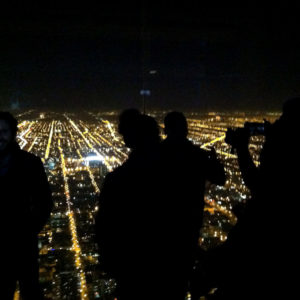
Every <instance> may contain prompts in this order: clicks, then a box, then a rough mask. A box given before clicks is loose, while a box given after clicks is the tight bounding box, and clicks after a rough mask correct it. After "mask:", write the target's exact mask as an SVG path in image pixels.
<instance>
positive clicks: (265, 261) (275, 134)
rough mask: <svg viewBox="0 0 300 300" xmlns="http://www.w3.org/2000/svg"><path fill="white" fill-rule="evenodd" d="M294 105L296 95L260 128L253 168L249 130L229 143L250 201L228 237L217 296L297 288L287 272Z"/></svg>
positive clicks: (297, 165) (292, 256)
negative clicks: (258, 150)
mask: <svg viewBox="0 0 300 300" xmlns="http://www.w3.org/2000/svg"><path fill="white" fill-rule="evenodd" d="M299 108H300V98H297V99H291V100H289V101H287V102H286V103H285V104H284V106H283V114H282V115H281V117H280V119H279V120H277V121H276V122H275V123H274V124H272V125H270V126H269V127H268V128H266V133H265V135H266V139H265V144H264V146H263V149H262V151H261V155H260V165H259V167H256V166H255V164H254V162H253V161H252V158H251V155H250V153H249V149H248V143H249V137H250V134H249V131H247V130H244V129H240V130H238V131H237V133H236V134H237V138H236V144H235V145H233V146H234V147H235V148H236V150H237V154H238V160H239V165H240V170H241V174H242V177H243V179H244V182H245V184H246V185H247V186H248V188H249V189H250V191H251V195H252V199H250V200H249V202H248V203H247V206H246V208H245V212H244V214H243V215H241V216H240V219H239V221H238V223H237V225H236V226H235V228H233V230H232V232H230V234H229V236H228V240H227V242H226V243H227V244H228V245H227V246H226V245H225V248H227V249H226V252H227V254H228V256H227V259H228V261H229V265H230V266H231V273H230V275H229V274H228V272H227V275H228V276H227V278H228V279H229V278H230V279H229V280H227V281H225V282H224V286H223V287H222V289H221V290H220V296H219V298H218V299H228V298H230V299H254V298H255V299H271V298H273V297H280V298H281V299H290V298H291V296H292V295H294V294H295V292H296V290H297V289H296V279H295V276H294V274H293V272H292V271H291V267H292V266H294V267H296V268H298V264H299V258H298V253H299V247H298V246H297V243H296V242H295V236H296V235H297V230H298V224H297V213H296V210H295V209H293V208H291V209H289V207H290V205H293V204H292V202H293V200H292V199H297V198H299V196H298V193H297V183H298V182H299V175H298V174H299V169H300V160H299V156H298V155H299V153H298V149H297V147H296V145H295V138H296V137H297V136H298V135H299V129H300V126H299V122H298V121H297V114H298V113H299V111H300V110H299Z"/></svg>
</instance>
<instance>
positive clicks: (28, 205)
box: [0, 112, 52, 300]
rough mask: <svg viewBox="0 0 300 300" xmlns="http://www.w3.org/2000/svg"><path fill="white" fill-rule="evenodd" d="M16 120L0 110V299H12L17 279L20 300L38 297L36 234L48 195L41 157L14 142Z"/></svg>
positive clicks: (47, 206) (47, 207) (44, 216)
mask: <svg viewBox="0 0 300 300" xmlns="http://www.w3.org/2000/svg"><path fill="white" fill-rule="evenodd" d="M16 132H17V121H16V120H15V119H14V118H13V117H12V116H11V115H10V114H9V113H5V112H0V195H1V218H0V228H1V229H0V230H1V259H2V260H3V263H2V273H3V275H4V276H3V277H2V279H1V298H2V297H3V299H13V294H14V291H15V288H16V283H17V281H18V282H19V286H20V292H21V296H22V299H24V300H26V299H31V300H32V299H42V298H43V297H42V292H41V290H40V287H39V266H38V241H37V238H38V237H37V235H38V233H39V232H40V231H41V229H42V228H43V226H44V225H45V223H46V221H47V219H48V217H49V215H50V211H51V207H52V198H51V191H50V188H49V184H48V181H47V177H46V174H45V171H44V167H43V164H42V162H41V160H40V159H39V158H38V157H36V156H34V155H32V154H30V153H28V152H25V151H22V150H21V149H20V148H19V146H18V145H17V143H16V141H15V137H16Z"/></svg>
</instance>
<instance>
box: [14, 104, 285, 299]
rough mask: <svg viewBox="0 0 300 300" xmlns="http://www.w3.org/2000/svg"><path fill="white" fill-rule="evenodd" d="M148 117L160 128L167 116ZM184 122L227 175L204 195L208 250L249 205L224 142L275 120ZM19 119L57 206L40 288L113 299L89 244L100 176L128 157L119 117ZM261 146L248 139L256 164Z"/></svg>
mask: <svg viewBox="0 0 300 300" xmlns="http://www.w3.org/2000/svg"><path fill="white" fill-rule="evenodd" d="M151 115H152V116H154V117H156V119H157V120H158V122H159V123H160V124H162V120H163V117H164V115H165V113H164V112H152V113H151ZM186 116H187V118H188V123H189V139H191V140H192V141H193V142H194V143H195V144H197V145H199V147H201V148H203V149H209V148H210V147H214V148H215V149H216V152H217V155H218V158H219V159H220V160H221V161H222V163H223V164H224V167H225V170H226V176H227V181H226V184H225V186H224V187H219V186H209V187H208V189H207V193H206V197H205V202H206V207H205V213H204V221H203V226H202V230H201V233H200V238H199V244H200V246H201V247H203V248H205V249H208V248H211V247H215V246H216V245H218V244H220V243H222V242H224V241H225V240H226V237H227V233H228V232H229V230H230V229H231V228H232V226H234V224H235V223H236V217H235V216H234V214H233V212H232V208H233V207H234V205H236V204H240V203H245V202H246V201H247V199H248V198H249V191H248V190H247V188H246V187H245V185H244V184H243V181H242V179H241V176H240V172H239V168H238V164H237V158H236V155H235V154H234V153H232V152H231V149H230V147H229V146H228V145H227V144H226V143H225V141H224V139H225V134H226V130H227V128H228V127H231V128H236V127H242V126H243V124H244V122H245V121H251V122H262V121H263V119H267V120H269V121H271V122H274V121H275V120H276V119H277V118H278V117H279V114H276V113H265V114H255V113H252V114H250V113H248V114H247V113H231V114H229V113H227V114H225V113H208V114H200V113H199V114H197V113H191V114H186ZM17 118H18V120H19V132H18V142H19V144H20V147H21V148H22V149H24V150H26V151H30V152H32V153H34V154H35V155H38V156H39V157H41V158H42V161H43V163H44V166H45V169H46V173H47V175H48V179H49V182H50V185H51V189H52V195H53V199H54V209H53V211H52V213H51V217H50V220H49V222H48V223H47V225H46V226H45V228H44V229H43V231H42V232H41V233H40V234H39V249H40V282H41V284H42V287H43V290H44V294H45V296H46V299H54V300H58V299H72V300H76V299H82V300H87V299H100V298H101V299H111V294H112V291H113V290H114V288H115V282H114V280H113V279H108V278H105V277H103V276H102V274H101V273H100V271H99V268H98V264H99V263H98V261H99V259H101V258H99V257H98V254H97V253H98V251H97V246H96V244H95V241H94V237H95V233H94V217H95V214H96V212H97V210H98V209H99V207H98V203H97V195H98V194H99V193H100V188H101V184H102V182H103V179H104V177H105V175H106V174H107V172H109V171H111V170H113V169H114V168H115V167H117V166H118V165H120V164H121V163H122V162H124V160H126V158H127V156H128V153H129V150H128V149H127V148H126V147H125V145H124V143H123V141H122V138H121V136H120V135H119V134H118V133H117V114H116V113H113V112H110V113H100V112H99V113H95V112H93V113H92V112H82V113H81V114H71V113H54V112H47V113H43V112H37V111H32V110H31V111H26V112H23V113H21V114H19V115H17ZM161 126H162V125H161ZM162 127H163V126H162ZM162 132H163V131H162ZM162 135H163V134H162ZM263 142H264V137H263V136H255V137H252V138H251V143H250V150H251V153H252V156H253V159H254V161H255V162H256V164H258V161H259V153H260V150H261V148H262V145H263ZM179 175H180V174H179ZM18 298H19V297H18V294H17V293H16V296H15V299H18Z"/></svg>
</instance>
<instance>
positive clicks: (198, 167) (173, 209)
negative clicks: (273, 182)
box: [162, 112, 225, 299]
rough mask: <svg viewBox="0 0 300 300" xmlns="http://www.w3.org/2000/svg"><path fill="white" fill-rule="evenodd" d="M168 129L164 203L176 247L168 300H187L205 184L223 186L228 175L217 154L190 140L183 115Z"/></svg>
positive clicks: (174, 115) (169, 119) (171, 118)
mask: <svg viewBox="0 0 300 300" xmlns="http://www.w3.org/2000/svg"><path fill="white" fill-rule="evenodd" d="M164 125H165V133H166V135H167V138H166V139H165V140H164V141H163V142H162V153H163V155H162V156H163V164H164V171H165V173H164V178H165V179H164V182H165V188H164V199H165V201H164V203H165V205H168V206H167V209H166V211H168V217H167V218H166V219H167V220H168V226H169V227H168V228H167V230H168V233H167V234H166V236H167V238H168V240H169V243H170V244H172V248H169V254H168V255H167V256H168V257H167V258H166V260H167V261H168V262H169V264H170V266H169V269H170V270H172V273H170V278H171V279H172V280H173V283H175V285H174V284H173V286H175V287H176V288H173V289H172V290H171V291H170V297H169V298H168V299H184V295H185V293H186V291H187V285H188V281H189V280H190V279H191V272H192V269H193V266H194V263H195V259H196V258H197V256H198V255H199V253H200V251H199V246H198V240H199V232H200V228H201V226H202V217H203V209H204V192H205V184H206V182H210V183H212V184H218V185H223V184H224V183H225V172H224V168H223V166H222V164H221V163H220V162H219V161H218V160H217V158H216V154H215V151H214V150H211V151H205V150H202V149H200V148H199V147H198V146H196V145H194V144H193V143H192V142H190V141H189V140H188V139H187V135H188V124H187V121H186V118H185V116H184V115H183V114H182V113H180V112H171V113H169V114H167V115H166V117H165V120H164ZM198 258H199V257H198ZM197 284H199V285H201V284H203V283H201V282H199V283H197ZM196 288H197V287H196ZM195 299H196V298H195Z"/></svg>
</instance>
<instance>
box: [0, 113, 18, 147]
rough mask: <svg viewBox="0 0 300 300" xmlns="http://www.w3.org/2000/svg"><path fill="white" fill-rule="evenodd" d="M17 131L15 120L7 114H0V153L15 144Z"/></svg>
mask: <svg viewBox="0 0 300 300" xmlns="http://www.w3.org/2000/svg"><path fill="white" fill-rule="evenodd" d="M17 130H18V122H17V120H16V119H15V118H14V117H13V116H12V114H10V113H9V112H0V153H3V152H4V151H5V150H7V149H8V148H9V146H10V145H12V144H13V143H14V142H15V139H16V134H17Z"/></svg>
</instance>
